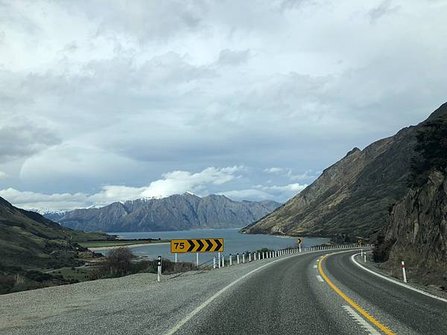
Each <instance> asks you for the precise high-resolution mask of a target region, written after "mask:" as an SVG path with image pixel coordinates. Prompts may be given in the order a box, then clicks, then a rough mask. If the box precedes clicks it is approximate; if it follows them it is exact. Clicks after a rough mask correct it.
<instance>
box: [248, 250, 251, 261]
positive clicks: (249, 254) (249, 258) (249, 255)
mask: <svg viewBox="0 0 447 335" xmlns="http://www.w3.org/2000/svg"><path fill="white" fill-rule="evenodd" d="M248 261H249V262H251V252H249V253H248Z"/></svg>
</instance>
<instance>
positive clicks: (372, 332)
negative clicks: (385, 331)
mask: <svg viewBox="0 0 447 335" xmlns="http://www.w3.org/2000/svg"><path fill="white" fill-rule="evenodd" d="M342 307H343V308H344V310H345V311H346V312H347V313H348V314H349V315H350V316H351V317H352V318H353V319H354V320H355V321H356V323H358V324H359V326H360V327H362V328H363V329H364V330H366V331H367V332H368V334H370V335H380V333H379V332H378V331H377V330H375V329H374V328H373V327H371V325H370V324H369V323H368V322H366V321H365V319H364V318H362V317H361V316H360V315H358V314H357V313H356V312H355V311H354V310H353V309H352V308H351V306H348V305H343V306H342Z"/></svg>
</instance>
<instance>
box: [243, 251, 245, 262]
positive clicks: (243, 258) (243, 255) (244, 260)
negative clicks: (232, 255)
mask: <svg viewBox="0 0 447 335" xmlns="http://www.w3.org/2000/svg"><path fill="white" fill-rule="evenodd" d="M244 263H245V252H244V253H243V254H242V264H244Z"/></svg>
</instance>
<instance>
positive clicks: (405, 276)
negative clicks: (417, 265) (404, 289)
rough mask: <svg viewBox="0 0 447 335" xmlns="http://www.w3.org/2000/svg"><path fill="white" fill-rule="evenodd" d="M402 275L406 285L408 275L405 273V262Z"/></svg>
mask: <svg viewBox="0 0 447 335" xmlns="http://www.w3.org/2000/svg"><path fill="white" fill-rule="evenodd" d="M402 275H403V278H404V283H406V282H407V273H406V272H405V262H404V261H402Z"/></svg>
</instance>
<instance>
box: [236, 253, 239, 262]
mask: <svg viewBox="0 0 447 335" xmlns="http://www.w3.org/2000/svg"><path fill="white" fill-rule="evenodd" d="M236 263H237V264H239V253H237V254H236Z"/></svg>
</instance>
